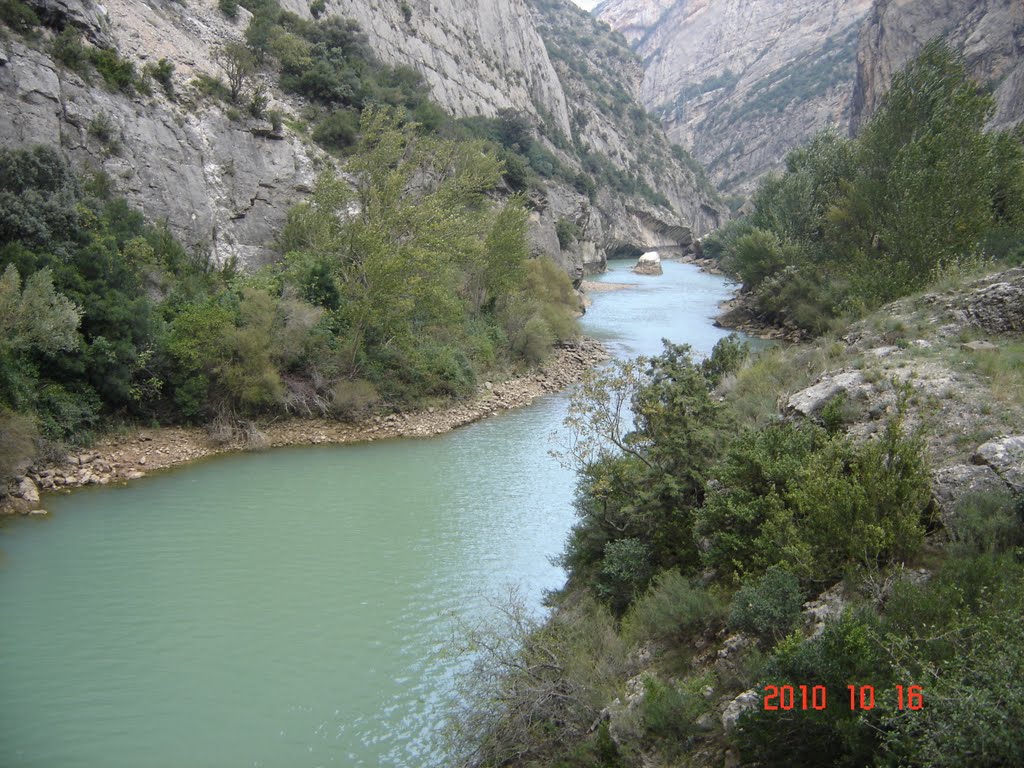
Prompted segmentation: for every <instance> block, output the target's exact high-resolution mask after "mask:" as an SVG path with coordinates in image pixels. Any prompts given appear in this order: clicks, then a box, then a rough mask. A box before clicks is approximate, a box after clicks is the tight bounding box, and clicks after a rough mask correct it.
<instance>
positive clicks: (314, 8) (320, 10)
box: [309, 0, 327, 19]
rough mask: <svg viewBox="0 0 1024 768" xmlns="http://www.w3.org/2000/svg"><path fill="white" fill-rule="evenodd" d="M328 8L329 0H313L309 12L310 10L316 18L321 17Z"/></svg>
mask: <svg viewBox="0 0 1024 768" xmlns="http://www.w3.org/2000/svg"><path fill="white" fill-rule="evenodd" d="M326 10H327V2H326V0H313V1H312V2H311V3H310V4H309V12H310V14H312V16H313V18H314V19H319V18H320V17H321V16H323V14H324V11H326Z"/></svg>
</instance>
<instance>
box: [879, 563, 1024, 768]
mask: <svg viewBox="0 0 1024 768" xmlns="http://www.w3.org/2000/svg"><path fill="white" fill-rule="evenodd" d="M951 566H952V567H951ZM1021 576H1022V573H1021V568H1020V565H1019V564H1018V563H1015V562H1013V561H1012V560H1009V559H1008V558H993V557H991V556H981V557H976V558H969V559H964V560H958V561H954V562H952V563H950V564H948V565H947V566H946V568H944V569H943V571H942V573H941V574H940V576H939V579H938V580H936V581H935V582H934V583H929V584H928V585H927V586H925V587H924V588H921V587H916V588H915V587H908V588H907V589H906V590H905V591H904V592H903V594H902V595H901V597H902V598H903V599H902V600H901V601H900V602H899V603H898V604H891V605H890V606H889V607H887V610H886V615H887V617H892V618H893V619H895V620H898V621H899V622H900V627H901V628H903V629H904V630H905V631H907V632H908V633H909V639H910V642H907V640H906V639H904V638H903V637H901V633H899V632H898V631H897V632H896V633H894V634H892V635H890V636H889V637H887V638H886V643H887V645H888V650H889V651H890V653H891V654H892V655H893V657H894V658H896V659H897V676H898V677H897V679H898V680H899V681H900V682H901V683H902V684H903V685H904V686H905V688H906V687H908V686H910V685H913V684H916V685H921V684H922V683H921V681H922V680H927V681H928V682H927V684H926V685H924V691H923V696H924V707H923V709H920V710H918V711H914V712H910V713H909V715H910V716H909V717H908V716H906V713H901V712H899V711H890V713H889V715H888V716H887V717H886V718H885V720H884V725H885V726H886V731H885V747H886V749H887V751H888V752H889V753H890V754H891V755H892V759H891V762H892V763H893V764H896V763H898V764H900V765H908V766H926V765H927V766H953V765H965V764H971V765H980V766H997V765H1016V764H1018V763H1020V761H1021V760H1022V759H1024V739H1022V738H1021V732H1020V729H1019V728H1018V727H1017V726H1016V723H1017V722H1018V719H1019V718H1020V717H1021V716H1024V696H1022V695H1021V689H1020V686H1019V685H1016V684H1015V683H1014V681H1016V680H1019V679H1020V675H1021V674H1024V629H1022V624H1021V621H1020V616H1021V608H1022V605H1021V590H1020V585H1021ZM915 598H917V599H918V600H920V599H921V598H923V599H924V600H925V602H926V603H927V604H928V605H929V606H931V608H932V610H930V611H928V612H927V615H924V616H922V615H921V613H920V612H918V613H917V614H916V617H917V618H923V619H926V620H927V621H928V623H927V624H923V623H911V622H912V619H911V617H905V616H901V615H899V614H898V611H900V609H902V608H905V607H910V608H913V607H914V604H915ZM889 626H890V627H893V628H895V625H893V624H892V623H890V625H889Z"/></svg>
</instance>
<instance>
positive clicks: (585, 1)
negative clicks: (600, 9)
mask: <svg viewBox="0 0 1024 768" xmlns="http://www.w3.org/2000/svg"><path fill="white" fill-rule="evenodd" d="M572 1H573V2H574V3H576V5H578V6H579V7H580V8H584V9H586V10H588V11H589V10H590V9H591V8H593V7H594V6H595V5H597V3H598V0H572Z"/></svg>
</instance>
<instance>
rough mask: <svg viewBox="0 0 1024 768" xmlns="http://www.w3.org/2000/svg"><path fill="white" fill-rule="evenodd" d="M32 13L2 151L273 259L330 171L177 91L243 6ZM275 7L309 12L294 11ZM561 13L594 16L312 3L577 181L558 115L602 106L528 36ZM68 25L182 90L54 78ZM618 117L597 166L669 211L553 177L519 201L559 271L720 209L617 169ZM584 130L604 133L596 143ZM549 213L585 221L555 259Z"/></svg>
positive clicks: (642, 243) (43, 9)
mask: <svg viewBox="0 0 1024 768" xmlns="http://www.w3.org/2000/svg"><path fill="white" fill-rule="evenodd" d="M30 2H31V4H32V5H33V6H34V8H35V9H36V11H37V13H38V14H39V16H40V17H41V18H42V19H43V20H44V22H45V23H46V24H47V25H48V26H49V27H50V31H47V32H45V33H44V34H43V35H41V36H35V37H34V38H32V37H29V38H24V37H19V36H18V35H16V34H13V33H11V34H5V35H3V36H0V144H3V145H9V146H23V145H27V144H32V143H46V144H54V145H59V146H61V147H62V148H63V149H64V150H65V151H66V152H67V153H68V154H69V155H70V156H71V157H72V159H73V160H74V161H75V162H76V164H77V165H79V166H80V167H85V168H94V169H96V170H103V171H105V172H106V173H107V174H108V175H109V176H110V178H111V180H112V181H113V183H114V185H115V187H116V189H117V191H118V192H120V193H122V194H124V195H126V196H127V197H128V199H129V201H130V202H132V203H133V204H135V205H136V206H138V207H140V208H141V209H142V210H143V211H144V212H145V213H146V214H147V215H148V216H149V217H150V218H153V219H166V220H167V222H168V224H169V225H170V227H171V229H172V231H173V232H174V234H175V235H176V236H178V237H179V238H180V239H181V240H182V241H183V242H184V243H185V244H186V245H188V246H190V247H192V248H201V249H207V250H209V251H211V253H212V254H213V256H214V258H215V259H216V260H217V261H219V262H223V261H225V260H227V259H230V258H236V259H238V260H239V262H240V263H241V264H243V265H247V266H258V265H260V264H263V263H266V262H267V261H268V260H270V259H273V258H274V257H275V256H276V254H275V252H274V250H273V238H274V236H275V234H276V232H277V231H278V230H279V229H280V226H281V224H282V223H283V221H284V216H285V213H286V211H287V209H288V208H289V207H290V206H291V205H292V204H294V203H295V202H297V201H298V200H301V199H302V197H303V196H304V195H305V194H306V193H307V192H308V191H309V190H310V188H311V185H312V184H313V182H314V180H315V177H316V173H317V171H318V170H319V169H320V168H322V167H323V166H324V165H325V164H327V163H331V162H333V160H332V159H331V158H329V157H328V156H327V155H325V154H324V153H322V152H320V151H319V150H318V149H317V148H316V147H315V146H313V145H311V144H310V143H309V142H308V141H303V140H301V138H300V137H299V136H296V135H294V134H292V133H291V132H290V131H288V130H287V129H285V130H283V131H274V130H272V129H271V126H270V124H269V123H265V122H262V121H254V120H248V119H240V120H239V119H236V120H230V119H228V116H227V114H226V111H225V110H224V108H223V107H222V106H220V105H218V104H216V103H211V102H210V101H209V100H204V99H201V98H197V97H196V94H195V92H194V91H193V89H192V88H191V87H190V86H189V83H190V82H191V81H192V79H193V78H194V77H195V76H197V75H201V74H207V75H213V76H219V75H221V71H220V69H219V67H218V65H217V64H216V63H215V62H214V60H213V51H214V48H215V47H216V46H217V45H219V44H221V43H223V42H225V41H227V40H232V39H241V38H242V35H243V32H244V30H245V28H246V26H247V24H248V22H249V20H250V18H251V15H250V14H249V12H248V11H246V10H245V9H244V8H240V9H239V11H238V16H237V18H236V19H235V20H229V19H227V18H225V16H224V15H223V14H222V13H221V12H220V11H219V10H218V7H217V2H216V0H194V1H190V2H189V3H188V4H187V5H185V4H182V3H178V2H174V0H149V1H148V2H140V1H139V0H108V1H107V2H106V3H105V4H104V5H102V6H101V5H98V4H96V3H94V2H93V1H92V0H30ZM281 4H282V7H283V8H285V9H286V10H290V11H292V12H293V13H295V14H297V15H299V16H301V17H305V18H309V17H310V10H309V7H308V4H307V3H306V2H305V0H282V2H281ZM566 12H570V13H571V12H574V13H577V14H579V15H580V16H582V18H583V21H584V22H585V23H587V24H593V23H594V22H592V21H591V20H590V19H589V18H588V17H587V16H586V15H585V14H584V13H583V12H582V11H579V10H578V9H575V8H572V7H571V6H568V4H567V3H562V2H561V0H558V1H557V2H548V3H545V4H544V6H543V8H540V7H537V6H534V5H528V4H527V0H431V1H430V2H428V1H427V0H408V2H404V3H399V2H395V1H394V0H328V2H327V5H326V14H327V15H330V14H337V15H342V16H346V17H349V18H353V19H355V20H356V21H357V22H358V23H359V25H360V28H361V29H362V30H363V32H365V33H366V35H367V37H368V41H369V44H370V47H371V49H372V50H373V51H374V52H375V54H376V55H377V56H378V57H379V58H380V59H381V60H382V61H383V62H385V63H388V64H393V65H399V64H404V65H408V66H412V67H414V68H415V69H417V70H418V71H420V72H421V73H422V74H423V76H424V79H425V82H426V84H427V86H428V87H429V88H430V91H431V94H432V96H433V98H434V99H435V100H436V101H437V102H438V103H439V104H441V105H442V106H443V107H444V108H445V109H447V110H448V111H449V112H451V113H452V114H454V115H455V116H473V115H484V116H492V115H495V114H496V113H498V112H499V111H500V110H504V109H509V110H513V111H515V112H517V113H520V114H524V115H527V116H528V117H529V118H530V120H531V122H532V123H533V124H534V125H535V126H537V128H538V131H539V135H542V136H547V137H552V138H553V139H555V141H554V143H552V138H545V139H543V140H544V141H545V142H547V145H548V147H549V148H550V149H551V150H553V151H555V152H556V153H558V154H559V156H560V158H561V159H562V160H563V161H564V162H565V164H566V165H567V166H568V167H570V168H575V169H577V170H582V167H581V165H580V157H579V154H578V153H577V152H576V151H574V147H572V146H569V145H567V144H566V142H567V140H568V137H569V136H570V135H572V134H573V130H574V129H573V122H572V116H573V115H574V114H576V113H579V114H587V113H588V112H589V111H590V110H591V105H588V104H583V103H581V99H598V98H600V95H599V94H596V93H595V92H594V91H593V90H592V89H591V90H586V89H576V88H575V85H574V81H573V80H572V79H571V78H570V77H569V76H568V74H567V73H568V72H569V71H570V69H571V68H570V69H566V68H565V67H561V66H558V67H556V63H555V62H553V61H552V58H551V57H550V56H549V53H548V47H547V45H546V43H547V40H546V39H545V38H543V37H542V35H541V32H540V31H539V29H538V26H543V27H544V28H545V29H546V30H547V31H548V33H549V34H548V37H549V38H550V37H551V35H552V34H553V33H551V29H550V27H551V25H552V24H554V23H557V22H558V21H559V20H561V21H564V22H566V23H577V22H578V21H579V19H574V18H572V17H565V18H562V16H561V15H560V14H564V13H566ZM539 19H542V20H543V24H540V23H539ZM67 25H70V26H72V27H75V28H77V29H78V30H80V31H82V32H83V33H84V35H85V37H86V38H87V39H88V40H89V41H91V42H92V43H93V44H95V45H99V46H102V47H111V48H115V49H116V50H117V51H118V53H119V54H120V55H121V56H122V57H124V58H126V59H127V60H129V61H132V62H133V63H134V64H135V65H136V68H137V69H141V68H142V66H143V65H145V64H146V63H151V62H155V61H157V60H159V59H162V58H166V59H167V60H168V61H170V62H172V63H173V64H174V66H175V70H174V85H175V89H176V91H177V94H178V97H177V98H176V99H173V100H172V99H168V98H166V97H165V96H164V94H162V93H160V92H159V89H158V88H157V89H155V90H154V93H153V94H152V95H146V96H140V95H133V96H128V95H125V94H123V93H119V92H112V91H110V90H108V89H104V88H103V87H101V85H100V84H99V82H92V83H89V82H85V81H84V80H83V79H82V78H81V77H80V76H78V75H76V74H75V73H73V72H70V71H68V70H67V69H66V68H65V67H63V66H61V65H60V64H59V63H57V62H56V61H55V60H54V58H53V57H52V55H51V54H50V48H49V40H50V39H52V35H53V30H56V29H60V28H63V27H64V26H67ZM605 31H606V30H604V29H602V30H601V32H602V33H604V32H605ZM619 54H620V58H619V59H616V60H608V61H602V62H601V63H600V64H596V66H601V67H611V68H615V67H622V68H624V69H626V70H629V72H630V75H629V77H630V78H633V79H634V80H635V82H631V83H630V84H629V86H628V87H619V88H618V90H617V91H616V95H617V98H618V99H619V100H620V102H621V103H620V104H619V106H618V107H617V110H618V114H619V116H620V117H621V116H622V115H623V114H626V113H628V112H629V111H630V110H635V109H636V108H637V104H636V101H635V96H636V92H637V88H636V86H637V85H638V83H639V79H638V78H639V68H638V66H637V64H636V62H635V61H634V60H633V58H632V55H631V54H630V53H629V51H628V49H625V47H622V50H621V51H619ZM610 76H611V77H613V78H615V77H618V75H615V74H612V75H610ZM95 79H97V80H98V78H95ZM268 85H269V86H271V94H272V102H271V104H270V106H271V107H274V108H277V109H279V110H281V111H282V112H284V113H285V114H286V115H293V116H299V115H300V114H301V110H302V107H303V104H302V102H301V101H298V100H295V99H292V98H290V97H286V96H285V95H283V94H280V93H277V92H276V91H274V90H273V82H269V81H268ZM620 122H621V121H620ZM627 122H628V121H627ZM614 123H615V121H614V120H611V121H609V120H605V121H604V122H595V124H594V127H592V128H591V129H590V131H589V133H588V134H587V136H588V139H589V140H590V141H591V142H592V144H593V147H594V152H595V154H600V155H601V156H602V157H601V159H600V160H599V161H595V162H599V163H601V164H604V165H607V166H608V167H610V168H612V169H613V170H614V171H615V172H619V173H625V174H628V173H633V174H639V175H640V176H643V177H644V178H645V179H648V180H649V182H650V183H651V184H653V185H655V186H656V187H657V188H658V194H659V196H660V198H661V199H663V200H664V201H665V202H666V203H667V204H666V205H663V206H659V205H652V204H650V203H649V202H648V201H644V200H643V199H640V198H639V197H637V195H635V194H623V193H621V191H620V190H610V189H604V188H601V189H598V190H597V191H596V193H592V194H591V195H589V196H588V195H581V194H580V192H579V191H578V190H576V189H574V188H573V186H572V185H571V184H567V183H565V182H564V181H562V182H552V183H551V184H549V189H548V193H547V195H546V196H542V199H537V200H534V201H533V202H534V209H535V212H534V222H533V227H532V231H531V239H532V242H533V243H534V250H535V251H536V252H538V253H546V254H548V255H550V256H552V257H553V258H555V259H556V261H558V262H559V263H561V264H562V265H563V266H564V267H565V268H566V270H567V271H568V272H569V273H570V274H574V275H578V274H581V273H582V272H583V271H585V270H594V269H600V268H601V267H602V266H603V263H604V259H605V256H606V253H607V252H608V251H609V250H614V249H615V248H616V247H618V246H619V245H621V244H628V245H629V247H630V248H631V249H636V250H645V249H648V248H652V247H660V246H665V245H670V246H674V247H681V246H685V245H687V244H688V243H689V242H690V240H691V238H692V237H693V236H697V235H700V234H702V233H703V232H705V231H707V230H708V229H710V228H712V227H713V226H715V225H717V223H718V220H719V218H720V217H721V216H722V214H723V211H722V209H721V208H720V207H716V205H715V203H714V202H713V201H712V200H711V199H710V198H709V197H708V194H707V191H704V192H701V191H700V190H698V189H697V184H696V180H695V177H694V176H693V174H692V173H687V172H682V171H680V169H679V168H676V171H677V172H673V173H663V174H661V175H660V177H657V178H656V177H655V176H654V175H652V174H651V173H650V171H649V169H648V170H646V171H644V170H639V171H638V170H636V169H634V168H631V167H630V164H634V165H636V164H638V163H641V161H642V160H643V159H644V158H645V156H646V154H647V153H646V151H645V150H644V149H643V148H641V147H640V145H636V146H635V147H634V148H633V149H632V150H630V149H628V148H627V147H626V144H627V143H628V142H627V140H626V139H625V138H624V134H627V133H628V132H629V131H630V130H631V129H630V128H629V127H628V125H626V126H623V125H621V124H620V125H616V124H614ZM97 126H103V127H104V129H103V130H97ZM598 132H599V133H600V135H601V136H602V137H611V138H608V139H607V140H605V139H604V138H601V139H600V140H598V138H597V136H598ZM557 137H562V141H558V140H557ZM558 143H561V144H562V145H563V146H562V147H561V148H558V147H556V146H555V144H558ZM662 144H663V145H664V147H665V148H666V151H667V144H664V140H662ZM645 174H646V175H645ZM659 185H660V186H659ZM591 197H592V198H593V200H591V199H590V198H591ZM673 209H674V210H673ZM562 219H571V220H572V221H574V222H578V223H579V224H580V225H582V230H581V236H580V238H579V239H578V240H577V241H576V242H575V243H573V244H571V245H569V246H568V247H566V248H564V249H563V248H561V247H560V246H559V243H558V238H557V237H556V226H557V223H558V222H559V221H560V220H562Z"/></svg>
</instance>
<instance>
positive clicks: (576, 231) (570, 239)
mask: <svg viewBox="0 0 1024 768" xmlns="http://www.w3.org/2000/svg"><path fill="white" fill-rule="evenodd" d="M555 234H556V235H558V247H559V248H561V249H562V250H563V251H564V250H565V249H566V248H568V247H569V246H570V245H572V244H573V243H575V242H576V241H577V240H579V237H580V228H579V227H578V226H577V225H576V222H575V221H570V220H569V219H559V220H558V223H556V224H555Z"/></svg>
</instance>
